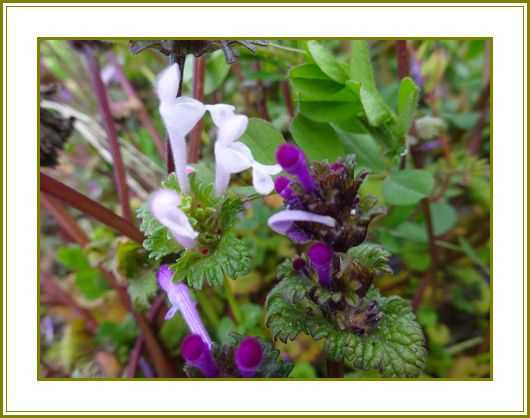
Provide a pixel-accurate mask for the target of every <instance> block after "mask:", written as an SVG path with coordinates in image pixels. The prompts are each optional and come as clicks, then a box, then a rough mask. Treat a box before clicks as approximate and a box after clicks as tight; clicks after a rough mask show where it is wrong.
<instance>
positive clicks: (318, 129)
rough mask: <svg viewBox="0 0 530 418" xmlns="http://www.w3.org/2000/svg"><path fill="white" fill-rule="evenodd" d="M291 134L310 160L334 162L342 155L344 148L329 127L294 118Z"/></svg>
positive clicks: (304, 118)
mask: <svg viewBox="0 0 530 418" xmlns="http://www.w3.org/2000/svg"><path fill="white" fill-rule="evenodd" d="M291 134H292V135H293V138H294V140H295V142H296V143H297V144H298V145H299V146H300V148H302V150H304V152H305V153H306V155H307V157H308V158H309V159H310V160H324V159H327V160H329V161H335V160H336V159H337V158H338V157H340V156H342V155H344V147H343V145H342V143H341V141H340V139H339V137H338V135H337V133H336V132H335V130H334V129H333V128H332V127H331V125H329V124H327V123H318V122H314V121H312V120H309V119H307V118H306V117H304V116H302V115H298V116H297V117H296V118H294V120H293V123H292V124H291Z"/></svg>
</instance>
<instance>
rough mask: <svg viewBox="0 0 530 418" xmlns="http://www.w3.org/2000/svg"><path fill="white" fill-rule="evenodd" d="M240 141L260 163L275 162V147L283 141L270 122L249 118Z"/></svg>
mask: <svg viewBox="0 0 530 418" xmlns="http://www.w3.org/2000/svg"><path fill="white" fill-rule="evenodd" d="M240 141H241V142H243V143H244V144H246V145H248V147H249V148H250V150H251V151H252V155H253V156H254V158H255V159H256V160H257V161H258V162H260V163H262V164H276V156H275V155H276V149H277V148H278V147H279V146H280V145H281V144H283V143H284V142H285V141H284V139H283V136H282V134H281V132H280V131H278V130H277V129H276V128H275V127H274V126H272V124H271V123H270V122H267V121H265V120H263V119H258V118H250V119H249V121H248V126H247V130H246V131H245V133H244V134H243V136H242V137H241V140H240Z"/></svg>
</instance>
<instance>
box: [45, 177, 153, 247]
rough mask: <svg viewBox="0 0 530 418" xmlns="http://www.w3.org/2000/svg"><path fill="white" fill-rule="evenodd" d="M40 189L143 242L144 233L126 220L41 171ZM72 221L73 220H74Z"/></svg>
mask: <svg viewBox="0 0 530 418" xmlns="http://www.w3.org/2000/svg"><path fill="white" fill-rule="evenodd" d="M40 189H41V191H43V192H45V193H47V194H48V195H49V196H52V197H54V198H56V199H58V200H61V201H62V202H64V203H66V204H67V205H69V206H71V207H73V208H76V209H77V210H80V211H81V212H83V213H84V214H86V215H89V216H92V217H93V218H94V219H96V220H98V221H100V222H101V223H104V224H105V225H107V226H108V227H109V228H112V229H114V230H115V231H117V232H119V233H120V234H123V235H125V236H127V237H129V238H130V239H132V240H133V241H136V242H139V243H142V242H143V240H144V234H142V232H141V231H140V230H139V229H138V228H136V227H135V226H134V225H133V224H131V223H130V222H129V221H128V220H126V219H124V218H122V217H121V216H118V215H116V214H115V213H114V212H112V211H110V210H109V209H107V208H105V207H104V206H101V205H100V204H99V203H97V202H96V201H94V200H92V199H90V198H88V197H86V196H85V195H83V194H81V193H79V192H78V191H76V190H74V189H72V188H71V187H69V186H67V185H66V184H64V183H61V182H60V181H57V180H55V179H54V178H52V177H50V176H48V175H47V174H45V173H42V172H41V173H40ZM73 222H75V220H74V221H73ZM78 232H79V231H77V233H78ZM76 235H77V234H76Z"/></svg>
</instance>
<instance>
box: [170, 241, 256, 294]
mask: <svg viewBox="0 0 530 418" xmlns="http://www.w3.org/2000/svg"><path fill="white" fill-rule="evenodd" d="M250 265H251V254H250V250H249V247H248V246H247V245H246V243H245V241H243V240H240V239H239V238H237V237H235V236H234V235H233V234H231V233H228V234H226V235H225V236H223V237H222V238H221V240H220V241H219V243H218V245H217V247H216V248H215V250H214V251H213V253H211V254H207V255H203V254H200V253H199V252H196V251H193V250H187V251H185V252H184V254H183V255H182V256H181V257H180V258H179V259H178V260H177V261H176V263H175V264H173V266H172V270H173V271H174V272H175V277H176V278H177V280H180V281H186V282H187V283H188V285H189V286H191V287H193V288H194V289H202V287H203V286H204V284H205V282H206V283H208V284H209V285H210V286H221V285H222V284H223V280H224V278H225V276H226V277H228V278H230V279H235V278H237V277H240V276H243V275H245V274H247V273H248V270H249V268H250Z"/></svg>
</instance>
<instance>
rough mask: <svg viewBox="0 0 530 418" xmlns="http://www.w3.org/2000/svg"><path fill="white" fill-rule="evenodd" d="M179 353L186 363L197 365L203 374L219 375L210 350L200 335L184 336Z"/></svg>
mask: <svg viewBox="0 0 530 418" xmlns="http://www.w3.org/2000/svg"><path fill="white" fill-rule="evenodd" d="M180 353H181V355H182V357H183V358H184V360H186V362H187V363H189V364H191V365H192V366H195V367H197V368H198V369H199V370H200V371H201V372H202V374H204V376H206V377H217V376H218V375H219V369H218V368H217V366H216V365H215V361H214V359H213V356H212V352H211V351H210V349H209V348H208V345H207V344H206V343H205V342H204V341H203V339H202V338H201V336H200V335H197V334H190V335H188V336H186V337H185V338H184V340H183V342H182V345H181V346H180Z"/></svg>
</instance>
